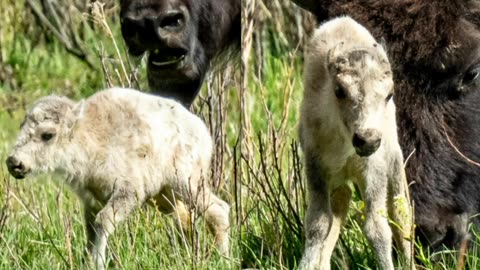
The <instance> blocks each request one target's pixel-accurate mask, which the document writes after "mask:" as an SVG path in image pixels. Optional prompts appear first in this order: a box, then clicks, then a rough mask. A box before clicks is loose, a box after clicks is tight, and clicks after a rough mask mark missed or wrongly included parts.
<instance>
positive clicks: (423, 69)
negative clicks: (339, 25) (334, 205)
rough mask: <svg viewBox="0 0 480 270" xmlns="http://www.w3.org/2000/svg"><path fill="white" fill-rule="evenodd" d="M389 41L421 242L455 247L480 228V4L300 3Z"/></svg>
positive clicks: (415, 0) (425, 0)
mask: <svg viewBox="0 0 480 270" xmlns="http://www.w3.org/2000/svg"><path fill="white" fill-rule="evenodd" d="M293 1H294V2H296V3H297V4H299V5H300V6H302V7H304V8H306V9H307V10H310V11H312V12H313V13H314V14H315V15H316V16H317V19H318V20H319V21H324V20H326V19H327V18H331V17H335V16H339V15H343V14H348V15H349V16H351V17H353V18H354V19H355V20H357V21H359V22H360V23H362V24H364V25H365V26H366V27H367V28H368V29H369V30H370V31H371V32H372V33H373V34H374V36H375V38H377V39H380V38H384V39H385V41H386V45H387V48H388V54H389V58H390V60H391V63H392V68H393V70H394V81H395V84H396V90H395V93H396V94H395V95H396V96H395V103H396V104H397V118H398V126H399V140H400V144H401V146H402V148H403V154H404V156H405V157H409V156H411V157H410V159H409V160H408V163H407V167H406V171H407V176H408V178H409V181H410V183H411V192H412V198H413V200H414V202H415V221H416V223H417V225H418V227H417V230H416V232H417V236H418V237H419V238H420V240H422V241H423V243H426V244H428V245H429V246H431V247H432V248H434V249H437V248H440V247H441V245H442V244H445V245H447V246H450V247H455V246H457V245H458V244H459V242H460V241H462V239H464V237H465V236H466V233H467V223H469V222H473V224H475V225H477V228H480V227H478V225H480V217H479V216H478V213H479V212H480V167H479V166H478V164H475V163H474V162H472V161H480V76H479V74H480V1H467V0H464V1H461V0H453V1H452V0H450V1H430V0H406V1H395V0H377V1H365V0H353V1H351V0H337V1H331V0H327V1H321V0H293Z"/></svg>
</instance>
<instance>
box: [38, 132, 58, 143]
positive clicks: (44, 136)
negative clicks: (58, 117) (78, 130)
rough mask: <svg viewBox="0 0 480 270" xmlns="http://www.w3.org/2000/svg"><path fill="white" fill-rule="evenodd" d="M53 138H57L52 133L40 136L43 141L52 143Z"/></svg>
mask: <svg viewBox="0 0 480 270" xmlns="http://www.w3.org/2000/svg"><path fill="white" fill-rule="evenodd" d="M53 136H55V133H51V132H44V133H42V135H40V137H41V138H42V141H44V142H48V141H50V140H51V139H52V138H53Z"/></svg>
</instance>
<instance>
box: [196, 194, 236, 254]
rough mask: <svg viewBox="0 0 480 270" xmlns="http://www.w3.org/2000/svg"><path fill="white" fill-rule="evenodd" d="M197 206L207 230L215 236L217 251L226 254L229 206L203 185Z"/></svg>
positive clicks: (227, 247)
mask: <svg viewBox="0 0 480 270" xmlns="http://www.w3.org/2000/svg"><path fill="white" fill-rule="evenodd" d="M197 208H198V210H199V211H200V213H202V214H203V216H204V218H205V222H206V223H207V226H208V228H209V230H210V231H211V232H212V234H213V235H214V236H215V244H216V246H217V248H218V251H219V252H220V253H221V254H222V255H224V256H228V255H229V236H228V232H229V230H230V222H229V212H230V206H229V205H228V204H227V203H226V202H225V201H223V200H222V199H220V198H218V197H217V196H216V195H215V194H214V193H213V192H211V191H210V189H209V188H207V187H203V188H201V189H200V191H199V194H198V200H197Z"/></svg>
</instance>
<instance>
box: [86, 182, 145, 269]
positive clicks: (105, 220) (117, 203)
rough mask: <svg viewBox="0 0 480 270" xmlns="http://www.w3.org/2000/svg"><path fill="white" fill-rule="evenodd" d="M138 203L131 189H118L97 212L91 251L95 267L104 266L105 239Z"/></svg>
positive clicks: (102, 267)
mask: <svg viewBox="0 0 480 270" xmlns="http://www.w3.org/2000/svg"><path fill="white" fill-rule="evenodd" d="M138 205H139V202H138V199H137V197H136V196H135V193H134V192H133V191H130V190H126V189H120V190H116V191H114V193H113V194H112V196H111V198H110V199H109V201H108V202H107V204H106V205H105V207H104V208H103V209H102V210H101V211H100V212H99V213H98V214H97V216H96V218H95V226H94V230H95V240H94V245H93V248H92V251H91V254H92V259H93V262H94V263H95V264H96V267H97V269H104V267H105V262H106V258H105V250H106V248H107V240H108V236H109V235H110V234H112V233H113V232H114V230H115V225H116V224H118V223H120V222H122V221H123V220H124V219H125V218H126V217H127V216H128V215H129V214H130V212H131V211H132V210H133V209H135V208H137V207H138Z"/></svg>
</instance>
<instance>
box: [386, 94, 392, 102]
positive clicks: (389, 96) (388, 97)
mask: <svg viewBox="0 0 480 270" xmlns="http://www.w3.org/2000/svg"><path fill="white" fill-rule="evenodd" d="M392 97H393V94H392V93H390V94H388V96H387V98H385V102H389V101H390V99H392Z"/></svg>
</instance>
